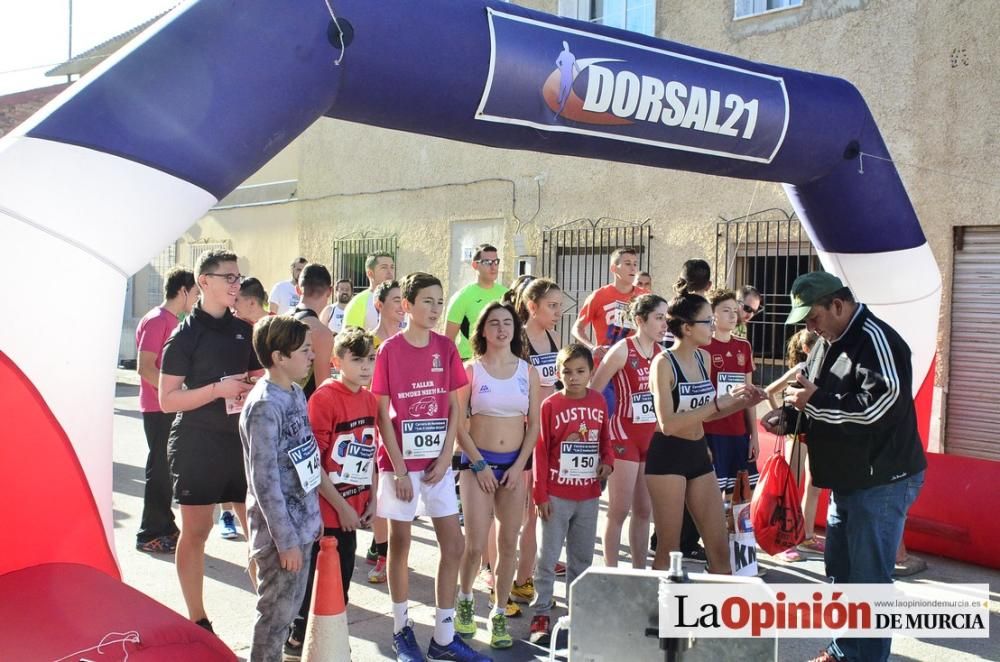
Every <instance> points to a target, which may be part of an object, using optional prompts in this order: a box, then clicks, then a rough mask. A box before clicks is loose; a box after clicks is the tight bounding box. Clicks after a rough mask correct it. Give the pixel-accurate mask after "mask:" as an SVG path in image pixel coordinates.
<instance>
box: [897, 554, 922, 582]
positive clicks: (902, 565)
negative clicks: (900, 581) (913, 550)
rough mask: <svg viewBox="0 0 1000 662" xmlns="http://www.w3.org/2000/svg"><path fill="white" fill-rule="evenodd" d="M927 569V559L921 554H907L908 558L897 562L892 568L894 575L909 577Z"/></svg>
mask: <svg viewBox="0 0 1000 662" xmlns="http://www.w3.org/2000/svg"><path fill="white" fill-rule="evenodd" d="M926 569H927V561H925V560H923V559H922V558H920V557H919V556H914V555H912V554H907V556H906V558H905V559H904V560H902V561H899V562H897V563H896V564H895V566H894V567H893V570H892V576H893V577H909V576H910V575H915V574H917V573H918V572H923V571H924V570H926Z"/></svg>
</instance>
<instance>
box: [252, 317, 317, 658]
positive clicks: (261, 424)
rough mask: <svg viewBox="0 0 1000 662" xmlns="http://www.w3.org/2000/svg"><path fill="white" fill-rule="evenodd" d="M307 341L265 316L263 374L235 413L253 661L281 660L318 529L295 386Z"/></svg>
mask: <svg viewBox="0 0 1000 662" xmlns="http://www.w3.org/2000/svg"><path fill="white" fill-rule="evenodd" d="M309 335H310V331H309V327H308V326H306V325H305V324H304V323H302V322H300V321H298V320H296V319H293V318H292V317H289V316H278V317H265V318H263V319H261V320H260V321H259V322H257V324H256V325H255V326H254V332H253V347H254V351H255V352H256V354H257V357H258V359H259V360H260V363H261V365H262V366H264V368H265V369H266V372H265V374H264V376H263V377H262V378H261V379H260V380H259V381H258V382H257V384H256V385H254V387H253V389H251V391H250V393H249V394H248V395H247V398H246V402H245V404H244V405H243V411H242V412H241V413H240V440H241V441H242V442H243V458H244V464H245V466H246V473H247V482H248V490H247V506H248V508H247V519H248V521H249V528H250V536H249V537H250V555H251V557H252V558H253V559H254V560H255V561H256V562H257V618H256V620H255V622H254V630H253V643H252V644H251V647H250V660H251V661H257V660H260V661H262V662H263V661H267V662H272V661H273V660H277V659H281V652H282V644H283V643H284V641H285V637H286V636H287V633H288V626H289V625H290V624H291V622H292V619H293V618H295V612H296V610H297V609H298V608H299V605H300V604H301V603H302V596H303V594H304V593H305V590H306V579H307V575H308V571H309V559H310V556H311V555H312V547H313V543H314V542H315V541H316V539H317V538H318V537H319V535H320V533H321V532H322V528H323V525H322V520H321V518H320V512H319V501H318V499H317V498H316V494H315V491H316V488H317V487H319V484H320V473H321V471H320V458H319V448H318V447H317V446H316V439H315V438H314V437H313V433H312V428H311V427H310V426H309V417H308V415H307V413H306V397H305V395H304V394H303V393H302V389H301V387H299V385H298V384H296V383H295V382H296V381H298V380H301V379H302V378H303V377H304V376H305V375H307V374H308V373H309V369H310V367H311V366H312V361H313V352H312V343H311V341H310V338H309Z"/></svg>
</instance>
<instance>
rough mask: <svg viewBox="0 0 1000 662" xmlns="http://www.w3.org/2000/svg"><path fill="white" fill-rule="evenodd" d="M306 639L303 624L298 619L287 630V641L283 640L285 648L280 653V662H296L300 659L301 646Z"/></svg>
mask: <svg viewBox="0 0 1000 662" xmlns="http://www.w3.org/2000/svg"><path fill="white" fill-rule="evenodd" d="M305 639H306V627H305V624H304V623H303V622H302V621H301V620H300V619H298V618H296V619H295V622H294V623H292V626H291V628H289V632H288V639H286V640H285V647H284V649H283V651H282V657H281V659H282V662H298V661H299V660H301V659H302V644H303V643H305Z"/></svg>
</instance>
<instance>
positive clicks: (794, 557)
mask: <svg viewBox="0 0 1000 662" xmlns="http://www.w3.org/2000/svg"><path fill="white" fill-rule="evenodd" d="M774 558H776V559H778V560H779V561H783V562H785V563H797V562H798V561H804V560H805V559H804V558H803V557H802V555H801V554H799V552H798V550H797V549H795V548H794V547H789V548H788V549H786V550H785V551H783V552H779V553H778V554H776V555H775V556H774Z"/></svg>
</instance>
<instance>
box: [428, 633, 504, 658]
mask: <svg viewBox="0 0 1000 662" xmlns="http://www.w3.org/2000/svg"><path fill="white" fill-rule="evenodd" d="M427 659H428V660H433V661H434V662H493V660H492V658H489V657H487V656H485V655H483V654H482V653H477V652H476V651H474V650H473V649H472V648H470V647H469V644H467V643H465V642H464V641H462V638H461V637H460V636H458V635H457V634H456V635H455V638H454V639H452V640H451V643H450V644H448V645H447V646H442V645H441V644H439V643H438V642H436V641H434V637H431V645H430V646H428V647H427Z"/></svg>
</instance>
